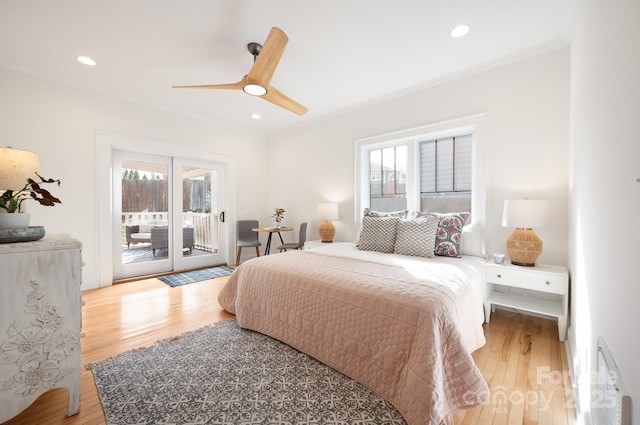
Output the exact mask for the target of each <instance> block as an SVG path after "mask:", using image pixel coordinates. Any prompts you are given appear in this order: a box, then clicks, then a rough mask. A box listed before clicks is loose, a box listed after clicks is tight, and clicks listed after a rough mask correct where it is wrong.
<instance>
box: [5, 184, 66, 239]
mask: <svg viewBox="0 0 640 425" xmlns="http://www.w3.org/2000/svg"><path fill="white" fill-rule="evenodd" d="M35 174H36V176H38V178H39V179H40V181H36V180H34V179H31V178H28V179H27V182H26V184H25V185H24V187H23V188H22V189H20V190H5V191H4V193H3V194H2V195H0V228H5V229H7V228H20V227H28V226H29V214H27V213H25V212H24V210H23V202H24V201H25V200H27V199H29V198H31V199H34V200H36V201H38V203H40V205H44V206H47V207H53V206H54V205H55V204H60V203H61V202H60V199H58V198H56V197H55V196H53V195H52V194H51V193H50V192H49V191H48V190H46V189H43V188H42V187H41V186H40V185H42V184H45V183H57V184H58V186H60V180H54V179H45V178H44V177H42V176H41V175H40V174H38V173H35ZM1 213H7V214H1Z"/></svg>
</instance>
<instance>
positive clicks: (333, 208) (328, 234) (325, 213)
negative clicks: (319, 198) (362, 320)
mask: <svg viewBox="0 0 640 425" xmlns="http://www.w3.org/2000/svg"><path fill="white" fill-rule="evenodd" d="M318 218H320V220H322V223H320V227H319V228H318V234H319V235H320V239H321V240H322V242H323V243H331V242H333V237H334V236H335V234H336V228H335V226H334V225H333V223H332V222H331V220H337V219H338V204H332V203H322V204H318Z"/></svg>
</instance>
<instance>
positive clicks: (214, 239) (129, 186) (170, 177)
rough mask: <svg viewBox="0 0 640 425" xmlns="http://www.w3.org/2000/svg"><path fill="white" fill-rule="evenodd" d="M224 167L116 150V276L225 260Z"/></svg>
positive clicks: (185, 268)
mask: <svg viewBox="0 0 640 425" xmlns="http://www.w3.org/2000/svg"><path fill="white" fill-rule="evenodd" d="M225 170H226V168H225V166H224V164H222V163H216V162H215V161H200V160H190V159H185V158H177V157H170V156H162V155H152V154H145V153H140V152H131V151H125V150H119V149H114V150H113V152H112V194H113V196H112V205H113V215H112V217H113V223H112V229H113V235H112V236H113V239H112V246H113V251H112V252H113V279H114V280H118V279H126V278H132V277H137V276H145V275H151V274H159V273H165V272H170V271H180V270H188V269H195V268H200V267H206V266H209V265H215V264H222V263H226V259H227V252H226V251H227V250H226V246H227V245H228V244H227V243H226V241H227V240H228V237H229V236H228V230H227V228H228V227H227V226H226V225H225V224H226V223H225V217H224V204H225V199H226V193H225Z"/></svg>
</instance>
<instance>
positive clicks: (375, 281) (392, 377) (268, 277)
mask: <svg viewBox="0 0 640 425" xmlns="http://www.w3.org/2000/svg"><path fill="white" fill-rule="evenodd" d="M483 262H484V260H483V259H482V258H479V257H472V256H462V257H461V258H449V257H435V258H419V257H410V256H406V255H397V254H388V253H380V252H371V251H362V250H359V249H358V248H357V247H356V245H355V244H353V243H334V244H330V245H329V244H328V245H327V246H322V247H319V248H316V249H310V250H304V251H290V252H286V253H282V254H277V255H270V256H263V257H259V258H254V259H251V260H249V261H247V262H245V263H243V264H242V265H241V266H239V267H238V268H237V269H236V270H235V271H234V273H233V274H232V275H231V276H230V278H229V280H228V281H227V283H226V284H225V286H224V287H223V288H222V290H221V292H220V293H219V296H218V301H219V302H220V304H221V305H222V307H223V308H224V309H225V310H227V311H228V312H230V313H233V314H235V315H236V319H237V322H238V324H239V326H241V327H243V328H247V329H252V330H255V331H258V332H261V333H264V334H266V335H269V336H271V337H273V338H276V339H278V340H281V341H283V342H285V343H287V344H289V345H291V346H293V347H294V348H296V349H298V350H300V351H302V352H304V353H307V354H309V355H311V356H313V357H315V358H316V359H318V360H320V361H322V362H323V363H325V364H327V365H329V366H331V367H333V368H335V369H336V370H339V371H340V372H342V373H344V374H345V375H347V376H349V377H351V378H353V379H355V380H357V381H359V382H361V383H362V384H364V385H366V386H367V387H369V388H370V389H372V390H373V391H375V392H377V393H378V394H379V395H381V396H382V397H384V398H385V399H387V400H388V401H389V402H391V403H392V404H393V405H394V406H395V407H396V408H397V409H398V411H399V412H400V413H401V414H402V415H403V417H404V418H405V420H406V421H407V423H408V424H448V423H451V422H452V414H453V412H455V411H456V410H458V409H462V408H468V407H472V406H475V405H478V404H480V403H482V402H483V401H484V400H485V399H486V398H487V396H488V387H487V384H486V382H485V381H484V379H483V377H482V375H481V373H480V371H479V370H478V368H477V367H476V365H475V363H474V361H473V358H472V357H471V353H472V352H473V351H474V350H476V349H477V348H479V347H481V346H482V345H484V343H485V338H484V334H483V330H482V322H483V319H484V316H483V310H482V296H483V289H482V288H483V284H482V281H483V280H482V273H483Z"/></svg>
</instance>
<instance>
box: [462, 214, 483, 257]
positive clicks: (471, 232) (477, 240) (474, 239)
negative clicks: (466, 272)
mask: <svg viewBox="0 0 640 425" xmlns="http://www.w3.org/2000/svg"><path fill="white" fill-rule="evenodd" d="M460 251H461V254H462V255H473V256H475V257H483V258H484V257H485V252H484V235H483V231H482V224H481V223H480V222H474V223H471V224H467V225H466V226H464V227H463V228H462V241H461V243H460Z"/></svg>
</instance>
